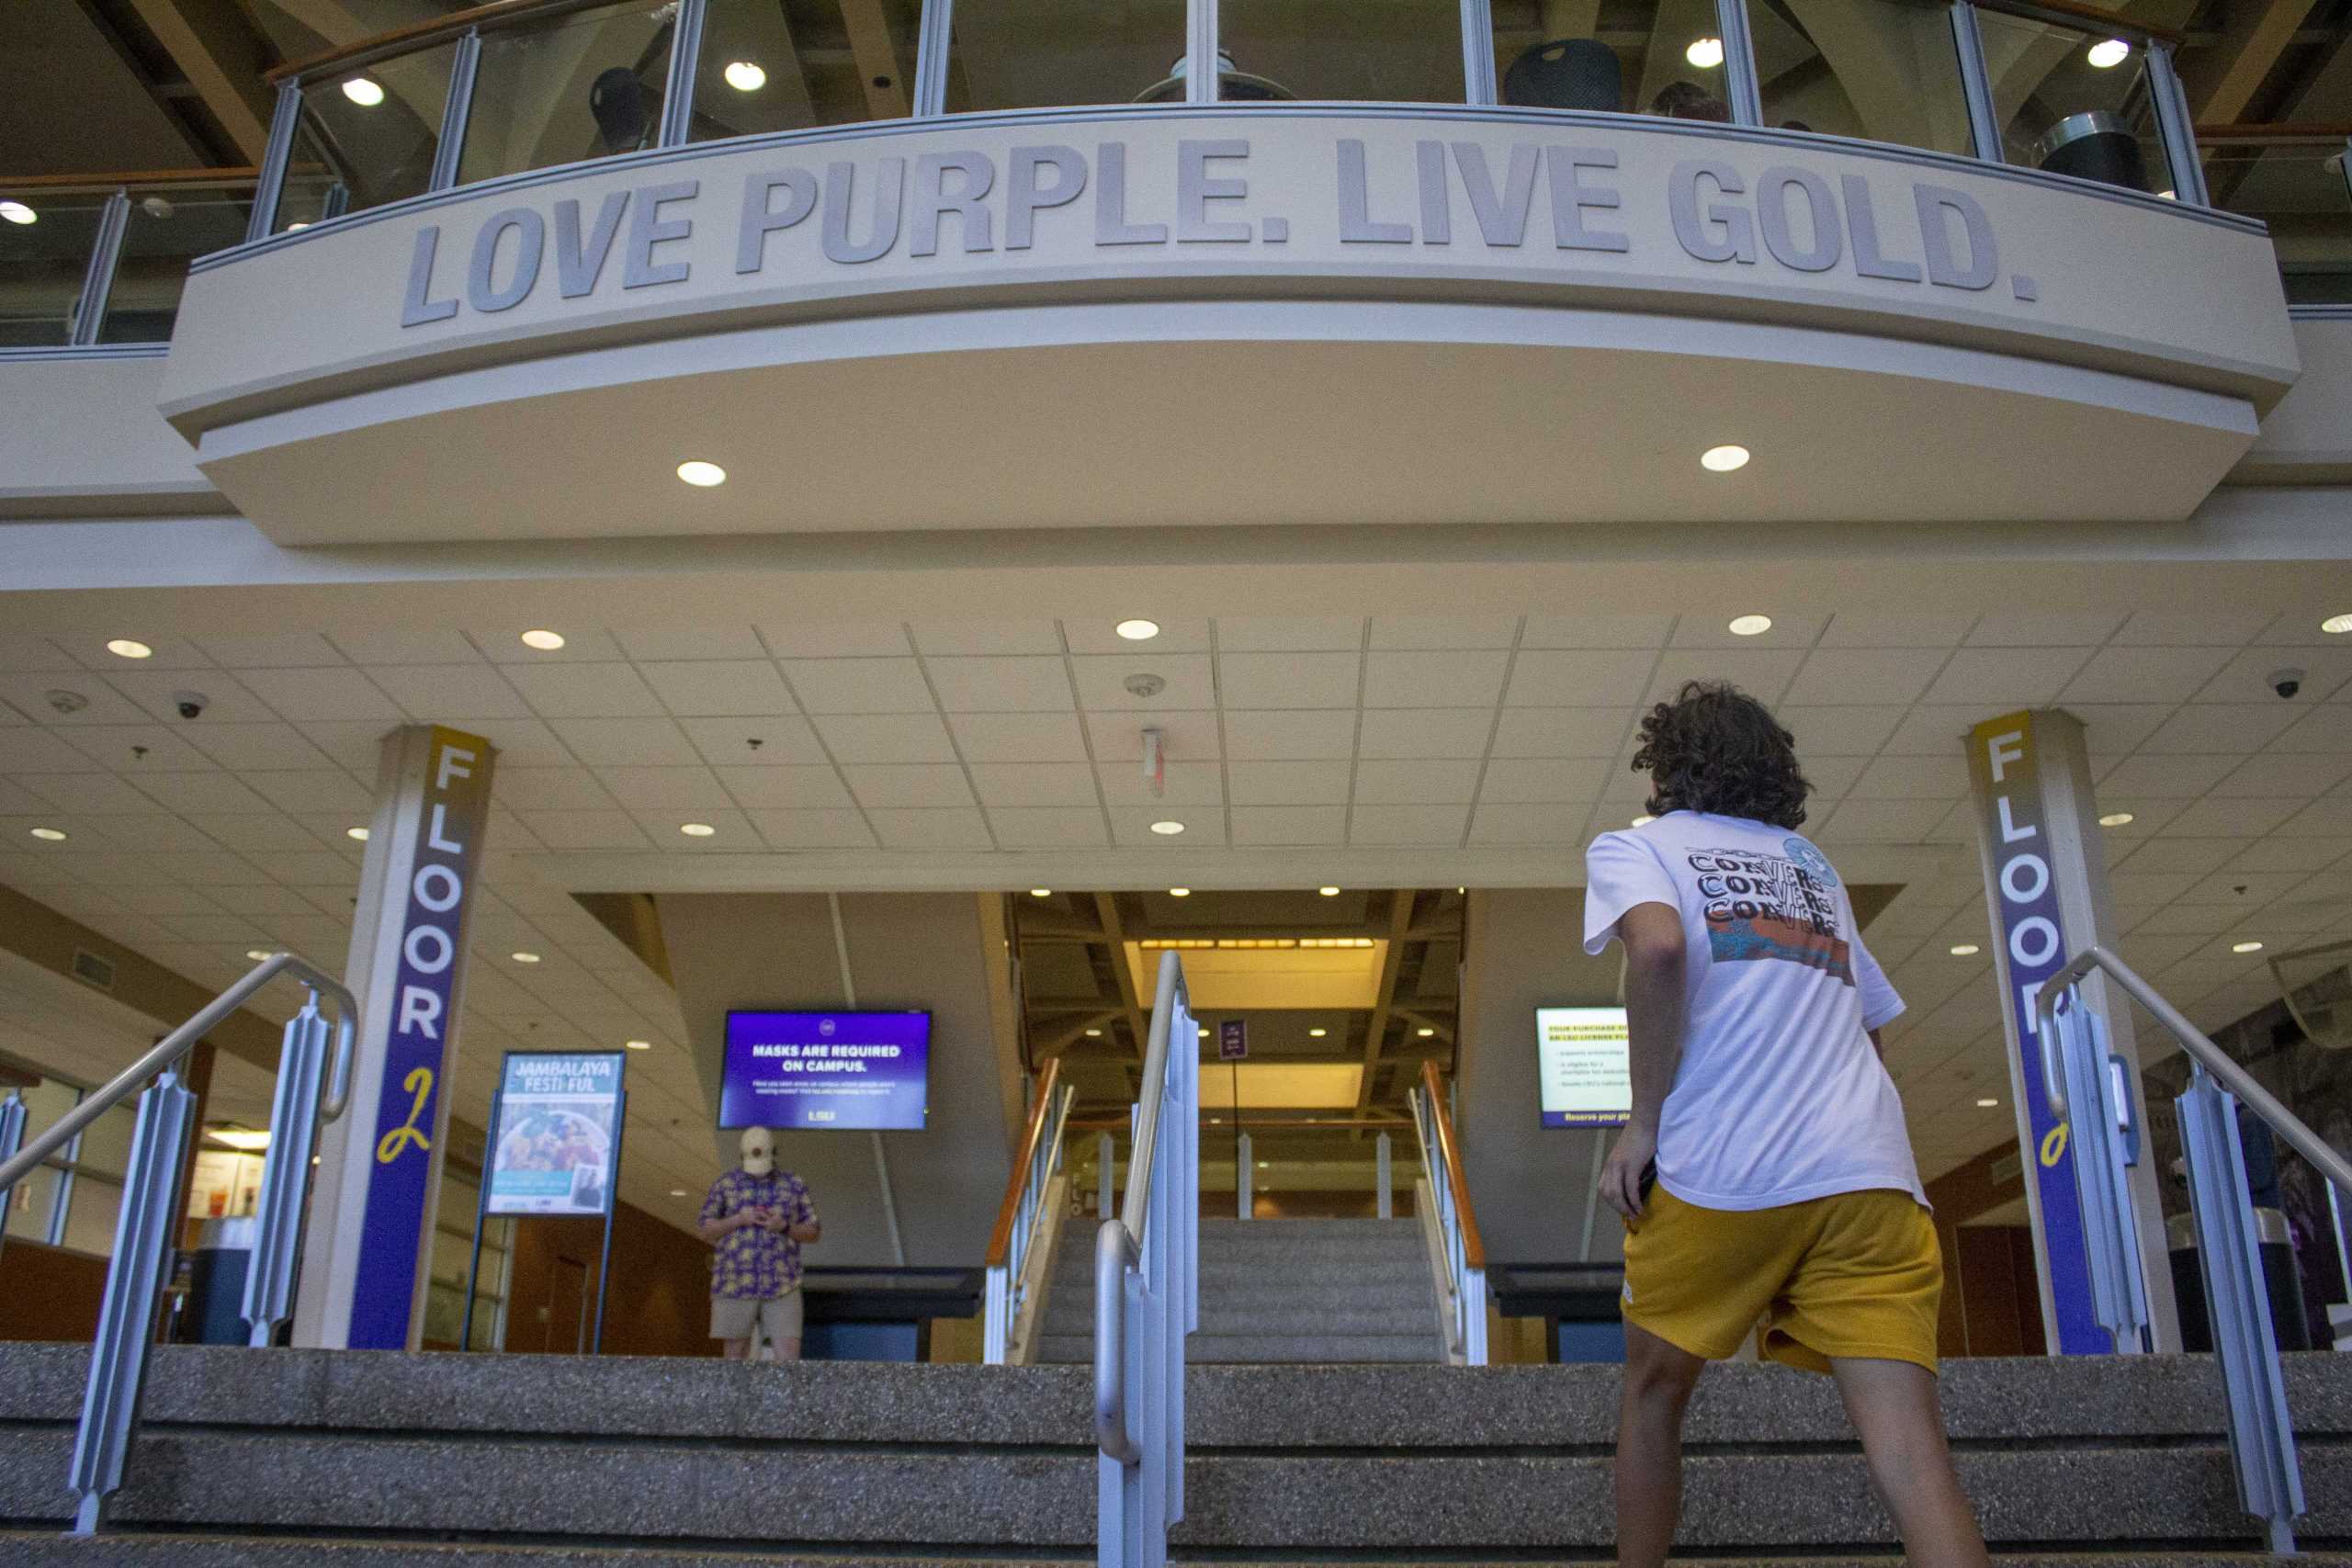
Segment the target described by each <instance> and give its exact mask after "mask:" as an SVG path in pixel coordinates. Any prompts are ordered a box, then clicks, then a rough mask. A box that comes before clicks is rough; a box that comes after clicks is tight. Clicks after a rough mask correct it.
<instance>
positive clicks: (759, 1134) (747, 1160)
mask: <svg viewBox="0 0 2352 1568" xmlns="http://www.w3.org/2000/svg"><path fill="white" fill-rule="evenodd" d="M742 1149H743V1174H744V1175H746V1176H765V1175H767V1174H768V1173H769V1172H770V1171H772V1170H774V1169H775V1134H773V1133H771V1132H769V1131H768V1130H767V1129H766V1128H765V1127H751V1128H747V1129H745V1131H744V1133H743V1143H742Z"/></svg>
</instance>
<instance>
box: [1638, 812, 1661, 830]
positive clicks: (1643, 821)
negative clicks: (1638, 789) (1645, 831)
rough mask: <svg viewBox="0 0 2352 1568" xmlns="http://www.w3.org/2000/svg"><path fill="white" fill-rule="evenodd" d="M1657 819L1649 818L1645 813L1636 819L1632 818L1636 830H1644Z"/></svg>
mask: <svg viewBox="0 0 2352 1568" xmlns="http://www.w3.org/2000/svg"><path fill="white" fill-rule="evenodd" d="M1655 821H1657V818H1655V817H1652V816H1649V815H1648V814H1647V813H1645V814H1643V815H1642V816H1639V817H1636V818H1634V827H1636V828H1646V827H1648V826H1649V825H1650V824H1651V823H1653V822H1655Z"/></svg>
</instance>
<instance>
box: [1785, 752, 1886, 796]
mask: <svg viewBox="0 0 2352 1568" xmlns="http://www.w3.org/2000/svg"><path fill="white" fill-rule="evenodd" d="M1797 758H1798V761H1800V762H1801V763H1802V764H1803V765H1804V776H1805V779H1806V781H1807V782H1808V783H1810V784H1812V785H1813V793H1814V795H1815V804H1816V805H1818V804H1819V803H1820V802H1822V801H1834V800H1838V799H1840V798H1842V797H1843V796H1844V795H1845V794H1846V792H1847V791H1848V790H1849V789H1852V788H1853V787H1854V781H1855V780H1856V779H1859V778H1860V777H1861V776H1862V770H1863V769H1864V768H1867V767H1869V766H1870V765H1871V760H1870V759H1869V758H1868V757H1819V756H1815V755H1813V754H1812V753H1811V752H1809V751H1807V750H1805V749H1804V746H1803V745H1802V744H1800V745H1799V746H1798V748H1797Z"/></svg>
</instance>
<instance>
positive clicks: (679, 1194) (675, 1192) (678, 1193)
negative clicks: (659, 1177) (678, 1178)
mask: <svg viewBox="0 0 2352 1568" xmlns="http://www.w3.org/2000/svg"><path fill="white" fill-rule="evenodd" d="M685 1195H686V1190H685V1189H684V1188H683V1187H673V1188H671V1189H670V1196H671V1197H673V1198H683V1197H684V1196H685Z"/></svg>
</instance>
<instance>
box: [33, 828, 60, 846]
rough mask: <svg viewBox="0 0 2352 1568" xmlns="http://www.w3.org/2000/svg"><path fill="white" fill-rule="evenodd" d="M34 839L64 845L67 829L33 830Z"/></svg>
mask: <svg viewBox="0 0 2352 1568" xmlns="http://www.w3.org/2000/svg"><path fill="white" fill-rule="evenodd" d="M33 837H34V838H36V839H41V840H46V841H48V842H50V843H52V844H62V843H63V842H64V841H65V829H62V828H36V829H33Z"/></svg>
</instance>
